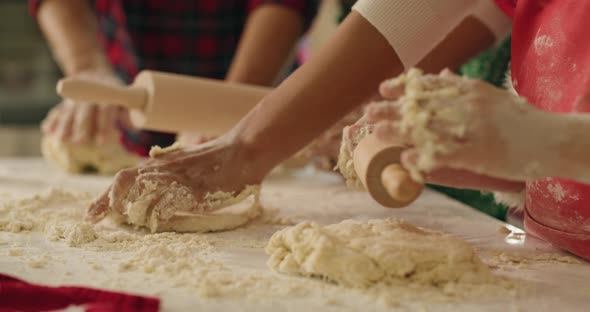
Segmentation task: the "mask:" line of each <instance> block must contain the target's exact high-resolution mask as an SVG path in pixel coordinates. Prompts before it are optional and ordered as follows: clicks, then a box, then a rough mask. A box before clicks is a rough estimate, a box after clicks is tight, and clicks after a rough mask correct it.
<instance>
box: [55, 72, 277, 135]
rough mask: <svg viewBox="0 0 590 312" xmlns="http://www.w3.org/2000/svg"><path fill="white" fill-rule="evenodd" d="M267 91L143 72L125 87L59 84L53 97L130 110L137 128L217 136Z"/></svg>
mask: <svg viewBox="0 0 590 312" xmlns="http://www.w3.org/2000/svg"><path fill="white" fill-rule="evenodd" d="M270 90H271V89H270V88H265V87H259V86H252V85H246V84H238V83H229V82H223V81H219V80H214V79H205V78H195V77H190V76H184V75H177V74H170V73H163V72H156V71H149V70H144V71H142V72H140V73H139V75H137V77H136V78H135V81H134V82H133V84H132V85H131V86H129V87H120V86H113V85H109V84H103V83H100V82H95V81H91V80H85V79H81V78H65V79H62V80H60V81H59V82H58V84H57V93H58V94H59V95H61V96H62V97H65V98H70V99H72V100H77V101H84V102H92V103H98V104H112V105H118V106H123V107H126V108H128V109H129V111H130V117H131V122H132V123H133V125H134V126H136V127H137V128H141V129H148V130H157V131H167V132H182V131H197V132H199V133H202V134H207V135H221V134H223V133H225V132H226V131H227V130H229V129H231V127H233V126H234V125H235V124H236V123H237V122H238V121H239V120H240V119H241V118H242V117H243V116H244V115H246V113H248V111H249V110H250V109H251V108H252V107H254V106H255V105H256V104H257V103H258V102H259V101H260V100H261V99H262V98H263V97H264V96H265V95H266V94H268V93H269V92H270Z"/></svg>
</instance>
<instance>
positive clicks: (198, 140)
mask: <svg viewBox="0 0 590 312" xmlns="http://www.w3.org/2000/svg"><path fill="white" fill-rule="evenodd" d="M213 139H215V136H212V135H204V134H200V133H192V132H191V133H189V132H184V133H179V134H178V135H177V137H176V142H178V143H180V145H182V146H191V145H199V144H203V143H206V142H209V141H211V140H213Z"/></svg>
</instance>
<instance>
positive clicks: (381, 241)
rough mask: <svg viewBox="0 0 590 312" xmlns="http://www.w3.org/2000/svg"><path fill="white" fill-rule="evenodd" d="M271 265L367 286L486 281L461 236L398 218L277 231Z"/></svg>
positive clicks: (485, 269)
mask: <svg viewBox="0 0 590 312" xmlns="http://www.w3.org/2000/svg"><path fill="white" fill-rule="evenodd" d="M266 253H267V254H268V255H270V258H269V260H268V265H269V267H270V268H271V269H273V270H275V271H278V272H281V273H288V274H296V275H303V276H308V277H319V278H323V279H327V280H330V281H333V282H336V283H338V284H340V285H344V286H348V287H355V288H366V287H370V286H371V285H373V284H377V283H385V284H390V283H399V282H408V283H420V284H425V285H429V286H442V285H444V284H446V283H451V282H454V283H460V282H466V283H484V282H487V281H489V280H491V278H492V277H493V275H492V274H491V272H490V270H489V268H488V267H487V266H486V265H485V264H484V263H483V262H482V261H481V260H480V259H479V258H478V256H477V255H476V254H475V252H474V251H473V249H472V248H471V247H470V246H469V245H468V244H467V243H466V242H464V241H462V240H460V239H457V238H453V237H451V236H447V235H444V234H440V233H436V232H432V231H429V230H426V229H422V228H418V227H415V226H413V225H411V224H409V223H406V222H404V221H400V220H396V219H384V220H371V221H368V222H359V221H353V220H346V221H343V222H341V223H338V224H332V225H327V226H322V225H319V224H316V223H313V222H303V223H299V224H297V225H295V226H292V227H288V228H285V229H283V230H281V231H279V232H276V233H275V234H274V235H273V236H272V237H271V239H270V241H269V243H268V245H267V247H266Z"/></svg>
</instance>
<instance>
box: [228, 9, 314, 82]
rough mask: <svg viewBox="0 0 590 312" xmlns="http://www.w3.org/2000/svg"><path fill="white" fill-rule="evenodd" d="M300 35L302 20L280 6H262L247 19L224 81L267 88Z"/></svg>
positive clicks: (292, 11)
mask: <svg viewBox="0 0 590 312" xmlns="http://www.w3.org/2000/svg"><path fill="white" fill-rule="evenodd" d="M302 32H303V17H302V16H301V15H300V14H298V13H297V12H295V11H294V10H291V9H289V8H285V7H282V6H279V5H272V4H270V5H263V6H261V7H259V8H257V9H256V10H255V11H254V12H253V13H252V14H251V15H250V17H249V18H248V21H247V23H246V27H245V29H244V32H243V34H242V37H241V39H240V44H239V46H238V49H237V52H236V55H235V57H234V60H233V62H232V65H231V67H230V69H229V72H228V74H227V77H226V80H228V81H235V82H243V83H251V84H258V85H267V86H270V85H271V84H272V83H273V82H274V81H275V79H276V77H277V75H278V74H279V72H280V70H281V69H282V68H283V66H284V65H285V63H286V60H287V59H288V57H289V56H290V54H291V52H292V51H293V49H294V47H295V43H296V42H297V39H298V38H299V37H300V36H301V33H302Z"/></svg>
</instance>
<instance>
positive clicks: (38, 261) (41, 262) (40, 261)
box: [27, 254, 52, 269]
mask: <svg viewBox="0 0 590 312" xmlns="http://www.w3.org/2000/svg"><path fill="white" fill-rule="evenodd" d="M51 260H52V259H51V257H49V256H48V255H47V254H42V255H40V256H38V257H35V258H33V259H29V260H28V261H27V265H28V266H29V267H31V268H33V269H39V268H42V267H45V266H46V265H47V264H48V263H49V262H50V261H51Z"/></svg>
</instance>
